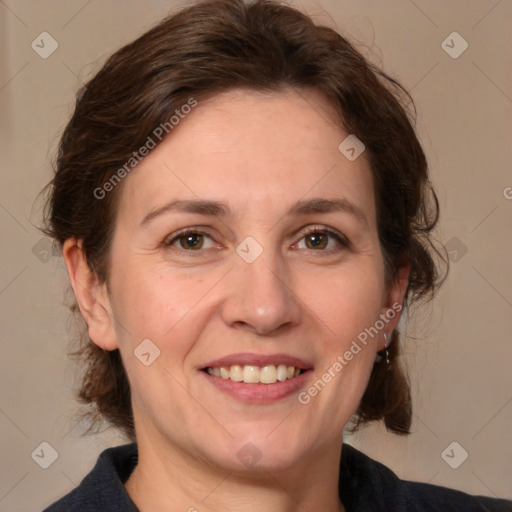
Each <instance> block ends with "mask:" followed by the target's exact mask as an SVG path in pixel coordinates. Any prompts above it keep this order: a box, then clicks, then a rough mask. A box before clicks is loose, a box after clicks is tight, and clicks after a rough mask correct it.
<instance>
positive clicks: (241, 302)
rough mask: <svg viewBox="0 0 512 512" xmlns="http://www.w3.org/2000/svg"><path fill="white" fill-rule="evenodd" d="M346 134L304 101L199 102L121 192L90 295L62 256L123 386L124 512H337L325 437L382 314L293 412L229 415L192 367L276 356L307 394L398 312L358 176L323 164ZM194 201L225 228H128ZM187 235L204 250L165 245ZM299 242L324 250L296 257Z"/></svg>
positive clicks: (333, 428)
mask: <svg viewBox="0 0 512 512" xmlns="http://www.w3.org/2000/svg"><path fill="white" fill-rule="evenodd" d="M347 135H348V134H347V133H345V132H344V131H343V130H342V129H341V128H340V127H339V125H338V124H337V123H336V121H335V118H334V115H333V114H332V112H331V111H330V109H329V105H328V104H327V102H326V101H325V100H324V99H323V98H322V97H321V96H320V95H319V94H318V93H316V92H314V91H311V90H307V91H306V90H303V91H300V93H297V92H295V91H291V90H289V91H286V92H280V93H271V94H270V93H267V94H263V93H257V92H254V91H249V90H234V91H230V92H225V93H222V94H220V95H217V96H214V97H212V98H210V99H208V100H205V101H202V102H199V104H198V106H197V107H196V108H195V109H194V110H193V111H192V113H191V114H189V115H188V116H187V117H186V118H185V119H184V120H182V121H181V122H180V124H179V125H178V126H176V127H175V128H174V130H173V131H172V132H171V134H170V136H169V137H168V138H167V139H165V140H164V141H163V143H162V144H160V145H159V146H158V147H157V148H155V149H154V150H152V151H151V152H150V154H149V155H148V156H147V157H145V159H144V160H143V161H142V162H141V163H140V164H139V166H138V167H137V168H136V170H135V171H133V172H132V173H131V175H130V176H129V177H127V178H125V181H124V183H123V185H122V190H121V197H120V203H119V211H118V215H117V219H116V227H115V232H114V238H113V244H112V253H111V272H110V275H109V278H108V286H107V284H105V283H100V282H99V281H98V279H97V278H96V276H95V275H94V274H93V273H91V271H90V270H89V269H88V267H87V264H86V263H85V260H84V257H83V252H82V249H81V242H80V241H79V240H73V239H70V240H68V241H67V242H66V243H65V245H64V258H65V262H66V265H67V269H68V273H69V277H70V281H71V284H72V286H73V288H74V291H75V294H76V296H77V299H78V302H79V305H80V308H81V311H82V314H83V315H84V317H85V319H86V321H87V324H88V328H89V335H90V337H91V339H92V340H93V341H94V342H95V343H96V344H98V345H99V346H101V347H102V348H104V349H106V350H113V349H116V348H119V349H120V352H121V355H122V358H123V361H124V364H125V367H126V370H127V372H128V378H129V381H130V385H131V389H132V402H133V410H134V418H135V424H136V432H137V442H138V448H139V463H138V466H137V467H136V469H135V470H134V472H133V474H132V475H131V476H130V478H129V480H128V481H127V482H126V489H127V491H128V493H129V494H130V496H131V498H132V499H133V501H134V502H135V503H136V505H137V506H138V507H139V509H140V510H141V511H142V512H146V511H160V510H161V511H164V510H165V511H175V510H176V511H178V510H179V511H184V510H194V509H197V510H198V511H201V512H206V511H218V510H223V511H234V510H245V511H252V510H258V511H260V510H274V511H282V512H284V511H286V512H292V511H298V510H308V511H311V512H314V511H324V510H331V511H336V510H344V509H343V505H342V504H341V502H340V500H339V496H338V478H339V474H338V471H339V469H338V468H339V455H340V450H341V446H342V441H343V439H342V433H343V429H344V427H345V426H346V424H347V423H348V422H349V420H350V418H351V416H352V415H353V413H354V412H355V410H356V409H357V406H358V404H359V401H360V399H361V397H362V395H363V393H364V390H365V388H366V385H367V383H368V379H369V376H370V373H371V370H372V365H373V361H374V357H375V352H376V351H378V350H382V349H383V348H384V344H385V341H384V336H383V334H384V333H387V334H390V333H391V332H392V330H393V329H394V328H395V327H396V325H397V323H398V321H399V314H397V315H396V316H395V318H394V319H393V320H390V321H389V323H387V324H386V326H385V328H384V329H383V331H382V332H381V333H379V335H378V336H376V337H374V338H373V339H371V338H370V339H369V342H368V345H367V346H366V347H364V348H363V350H362V351H361V352H360V353H358V354H357V355H356V356H354V358H353V359H352V361H350V362H349V364H347V365H346V366H344V368H343V370H342V371H341V372H339V373H338V374H337V375H336V377H335V378H334V379H332V381H331V382H330V383H328V384H327V385H326V386H325V388H324V389H323V390H322V391H321V392H320V393H318V395H317V396H315V397H314V398H312V399H311V401H310V403H309V404H307V405H303V404H301V403H300V402H299V401H298V400H297V394H293V395H292V396H289V397H286V398H284V399H281V400H279V401H277V402H275V403H270V404H261V405H258V404H246V403H242V402H240V401H238V400H236V399H234V398H232V397H230V396H228V395H226V394H225V393H223V392H221V391H219V390H218V389H217V388H216V387H215V386H213V385H211V384H210V383H209V382H208V381H207V379H205V376H204V374H202V372H200V371H199V368H201V367H203V366H204V365H205V364H206V363H207V362H209V361H211V360H214V359H217V358H219V357H223V356H226V355H229V354H232V353H237V352H252V353H257V354H275V353H287V354H291V355H294V356H297V357H300V358H302V359H304V360H307V361H309V362H311V363H312V365H313V367H314V370H313V371H312V372H310V375H309V380H308V382H307V384H305V385H304V387H303V388H302V389H301V391H303V390H307V388H308V387H309V386H310V385H311V384H312V383H314V382H315V381H316V380H317V379H318V378H320V376H321V375H322V373H323V372H324V371H325V370H326V369H327V368H329V367H330V366H332V364H333V363H334V362H335V361H336V359H337V357H338V356H339V355H342V354H343V353H344V352H345V351H346V350H347V349H348V348H349V347H350V345H351V343H352V341H353V340H354V339H356V338H357V336H358V334H359V333H360V332H361V331H363V330H364V329H365V328H366V327H369V326H372V325H374V324H375V322H376V321H377V320H378V319H379V315H381V314H383V313H385V312H386V310H387V309H389V308H391V306H392V305H393V304H395V303H398V304H401V303H402V301H403V296H404V292H405V289H406V286H407V269H402V272H401V273H400V277H399V279H398V280H397V281H396V282H395V283H394V284H393V285H392V286H391V287H389V288H388V287H386V285H385V274H384V265H383V257H382V253H381V249H380V245H379V240H378V233H377V225H376V211H375V199H374V191H373V183H372V177H371V171H370V168H369V165H368V162H367V160H366V159H365V155H364V153H363V154H362V155H361V156H360V157H359V158H357V159H356V160H355V161H353V162H351V161H349V160H348V159H347V158H345V156H344V155H343V154H342V153H340V151H339V150H338V145H339V144H340V142H341V141H342V140H344V138H345V137H346V136H347ZM199 198H200V199H208V200H215V201H221V202H223V203H225V204H226V205H227V206H229V208H230V210H231V215H230V216H226V217H215V216H211V215H204V214H198V213H184V212H177V211H168V212H166V213H164V214H161V215H157V216H155V217H154V218H153V219H152V220H150V221H148V222H146V223H145V224H143V225H142V226H141V221H142V219H144V217H145V216H147V215H148V213H150V212H152V211H155V210H156V209H158V208H160V207H162V206H163V205H165V204H167V203H169V202H170V201H173V200H176V199H180V200H188V199H191V200H197V199H199ZM312 198H326V199H336V198H337V199H339V198H343V199H345V200H346V201H348V202H350V203H351V204H352V205H355V207H357V208H358V209H359V210H360V211H361V212H362V213H363V214H364V217H365V219H366V222H361V221H360V220H359V219H358V218H357V217H356V216H355V215H353V214H352V213H350V212H347V211H336V212H327V213H309V214H305V215H289V214H287V211H288V210H289V209H290V207H291V206H292V205H293V204H294V203H295V202H296V201H298V200H307V199H312ZM189 227H191V228H196V229H199V227H201V229H200V231H205V232H207V234H208V236H205V237H204V238H203V242H202V243H203V245H202V246H201V243H199V249H194V250H193V249H186V248H185V249H184V248H183V245H184V246H185V247H187V244H186V240H183V239H181V242H180V239H176V233H177V232H178V231H179V230H182V229H183V228H189ZM308 227H313V228H317V231H319V232H320V233H319V234H320V235H322V234H323V235H324V237H323V238H321V239H322V240H323V241H324V242H326V243H327V245H326V246H325V245H322V244H320V247H318V246H315V245H312V244H311V235H310V236H309V237H308V236H306V234H305V233H304V231H305V229H306V228H308ZM325 228H330V229H331V230H334V231H336V232H338V233H339V234H340V235H341V236H343V237H346V238H347V239H348V240H349V241H350V244H349V246H348V247H346V246H344V245H343V244H342V243H340V242H337V241H336V239H335V238H333V237H328V236H326V234H325V231H322V230H324V229H325ZM317 235H318V234H317ZM248 236H251V237H253V238H254V239H255V240H256V241H257V242H258V243H259V244H260V246H261V247H262V248H263V252H262V254H261V255H260V256H259V257H258V258H257V259H256V260H255V261H254V262H253V263H247V262H246V261H244V260H243V259H242V258H241V257H240V256H239V255H238V254H237V252H236V248H237V246H238V245H239V244H240V243H241V242H242V241H243V240H244V239H245V238H246V237H248ZM315 240H318V239H315ZM166 241H167V242H171V244H169V243H167V244H166V243H165V242H166ZM182 242H184V244H183V245H180V243H182ZM195 242H197V239H196V240H195ZM195 242H194V244H193V245H194V246H195V245H197V244H195ZM201 247H202V248H201ZM180 249H181V250H180ZM147 338H149V339H150V340H152V342H153V343H154V344H155V345H156V346H157V347H158V348H159V350H160V356H159V357H158V358H157V359H156V360H155V361H154V362H153V363H152V364H151V365H150V366H145V365H143V364H141V362H140V361H139V360H138V359H137V358H136V357H135V356H134V355H133V351H134V349H135V348H136V347H137V346H138V345H139V344H140V343H141V341H142V340H144V339H147ZM247 443H252V444H253V445H254V446H256V447H257V450H258V452H259V453H260V454H261V459H260V460H259V461H258V462H257V464H256V465H254V466H252V467H247V466H246V465H244V464H243V463H242V461H241V460H240V459H239V457H238V456H237V452H238V451H239V450H240V449H241V448H242V447H243V446H244V445H246V444H247Z"/></svg>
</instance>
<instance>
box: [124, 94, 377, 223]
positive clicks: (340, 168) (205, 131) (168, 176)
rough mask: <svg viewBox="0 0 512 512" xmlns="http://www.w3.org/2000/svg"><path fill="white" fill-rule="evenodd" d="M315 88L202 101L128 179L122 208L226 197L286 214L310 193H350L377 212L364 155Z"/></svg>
mask: <svg viewBox="0 0 512 512" xmlns="http://www.w3.org/2000/svg"><path fill="white" fill-rule="evenodd" d="M348 135H349V134H348V133H346V132H345V131H344V130H343V129H342V128H341V127H340V124H339V122H338V121H337V119H336V116H335V114H334V112H333V110H332V109H331V107H330V105H329V104H328V102H327V101H326V100H325V99H324V98H323V97H322V96H321V95H320V94H319V93H316V92H314V91H311V90H301V91H293V90H288V91H286V92H273V93H261V92H256V91H252V90H233V91H228V92H225V93H221V94H218V95H216V96H213V97H211V98H209V99H207V100H205V101H200V102H198V105H197V106H196V107H195V108H194V109H193V110H192V112H191V113H190V114H188V115H186V116H184V117H183V118H182V119H181V120H180V122H179V124H178V125H176V126H175V127H174V129H173V130H172V132H170V134H169V135H168V136H167V138H166V139H164V141H163V142H162V143H161V144H160V145H159V146H157V147H156V148H155V149H153V150H152V151H151V152H150V153H149V155H148V156H146V157H145V158H144V159H143V160H142V161H141V163H139V165H138V166H137V167H136V169H135V171H133V172H132V173H131V175H130V176H129V177H128V179H127V182H126V183H125V184H124V187H123V188H124V190H123V192H122V197H121V201H120V209H123V208H124V209H126V208H128V206H129V208H128V209H129V213H130V215H132V216H135V215H136V216H138V217H140V218H142V217H143V216H144V215H145V214H147V210H148V209H151V208H154V207H158V206H159V205H160V204H165V203H167V202H169V201H171V200H174V199H183V198H187V199H197V198H201V199H210V200H218V201H223V202H227V203H229V204H230V205H231V206H232V210H233V211H235V212H237V211H238V212H240V213H241V214H250V215H253V214H254V215H259V216H262V215H263V214H264V213H268V214H269V215H270V214H271V213H273V214H276V215H279V212H280V209H284V208H287V207H288V206H289V204H292V203H294V202H296V201H297V200H299V199H307V198H308V197H328V198H336V197H343V198H346V199H348V200H350V201H352V202H354V203H356V204H358V205H359V206H360V207H361V208H362V209H364V210H365V211H366V213H367V215H368V217H369V219H370V220H371V219H373V218H374V213H375V212H374V199H373V183H372V178H371V171H370V168H369V165H368V163H367V160H366V158H365V155H364V153H363V154H362V155H361V156H360V157H358V158H357V159H356V160H354V161H350V160H348V159H347V158H346V157H345V156H344V155H343V154H342V153H341V152H340V150H339V149H338V147H339V145H340V143H341V142H342V141H343V140H344V139H345V138H346V137H347V136H348Z"/></svg>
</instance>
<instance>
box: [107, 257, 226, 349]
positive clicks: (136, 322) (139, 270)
mask: <svg viewBox="0 0 512 512" xmlns="http://www.w3.org/2000/svg"><path fill="white" fill-rule="evenodd" d="M218 280H219V279H218V276H217V273H215V272H212V273H203V274H201V276H200V277H199V276H198V275H197V274H194V273H192V272H189V271H187V270H181V271H180V270H178V271H173V272H169V269H168V268H166V267H165V265H154V266H151V267H148V266H145V265H137V264H133V265H128V264H124V265H122V266H119V267H118V268H117V271H116V275H115V276H112V297H113V300H112V308H113V314H114V316H115V318H116V320H119V322H118V323H119V326H117V328H116V332H117V334H118V340H119V341H120V343H121V345H123V344H124V345H126V344H127V343H129V345H130V346H133V345H134V344H135V345H136V344H138V343H140V341H141V340H143V339H145V338H149V339H152V340H154V342H155V343H156V344H157V345H158V346H159V347H161V348H162V349H163V348H164V346H165V343H168V341H165V340H169V339H176V338H177V336H174V335H173V332H181V331H182V330H183V328H184V326H186V328H187V329H197V328H198V326H199V325H200V322H197V321H196V322H194V324H193V325H190V321H189V320H188V319H189V318H190V317H191V316H194V315H191V313H192V312H195V311H196V310H200V307H201V303H202V300H203V298H204V297H205V296H206V295H207V293H208V291H209V290H211V289H212V287H213V286H214V285H215V283H216V282H217V281H218ZM196 316H197V315H196ZM196 320H197V318H196ZM192 337H193V333H192V332H190V336H189V338H192ZM178 338H179V339H183V337H180V336H178ZM173 347H174V344H173ZM175 348H176V349H178V344H177V345H176V346H175Z"/></svg>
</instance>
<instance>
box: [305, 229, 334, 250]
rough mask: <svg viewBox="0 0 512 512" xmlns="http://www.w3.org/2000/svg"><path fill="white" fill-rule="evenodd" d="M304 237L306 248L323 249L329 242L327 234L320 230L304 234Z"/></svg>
mask: <svg viewBox="0 0 512 512" xmlns="http://www.w3.org/2000/svg"><path fill="white" fill-rule="evenodd" d="M305 239H306V246H307V248H308V249H325V248H326V247H327V244H328V242H329V236H328V235H326V234H325V233H320V232H317V233H311V234H309V235H306V237H305Z"/></svg>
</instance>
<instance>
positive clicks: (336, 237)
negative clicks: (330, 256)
mask: <svg viewBox="0 0 512 512" xmlns="http://www.w3.org/2000/svg"><path fill="white" fill-rule="evenodd" d="M296 247H297V248H298V249H309V250H316V251H321V252H323V251H325V252H336V251H338V250H341V249H342V248H343V247H344V248H348V247H350V242H349V240H348V239H347V238H346V237H344V236H343V235H341V234H340V233H337V232H335V231H332V230H330V229H327V228H320V227H314V228H310V229H308V230H307V231H306V232H305V233H304V234H303V236H302V238H301V239H300V240H299V242H298V243H297V244H296Z"/></svg>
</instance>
